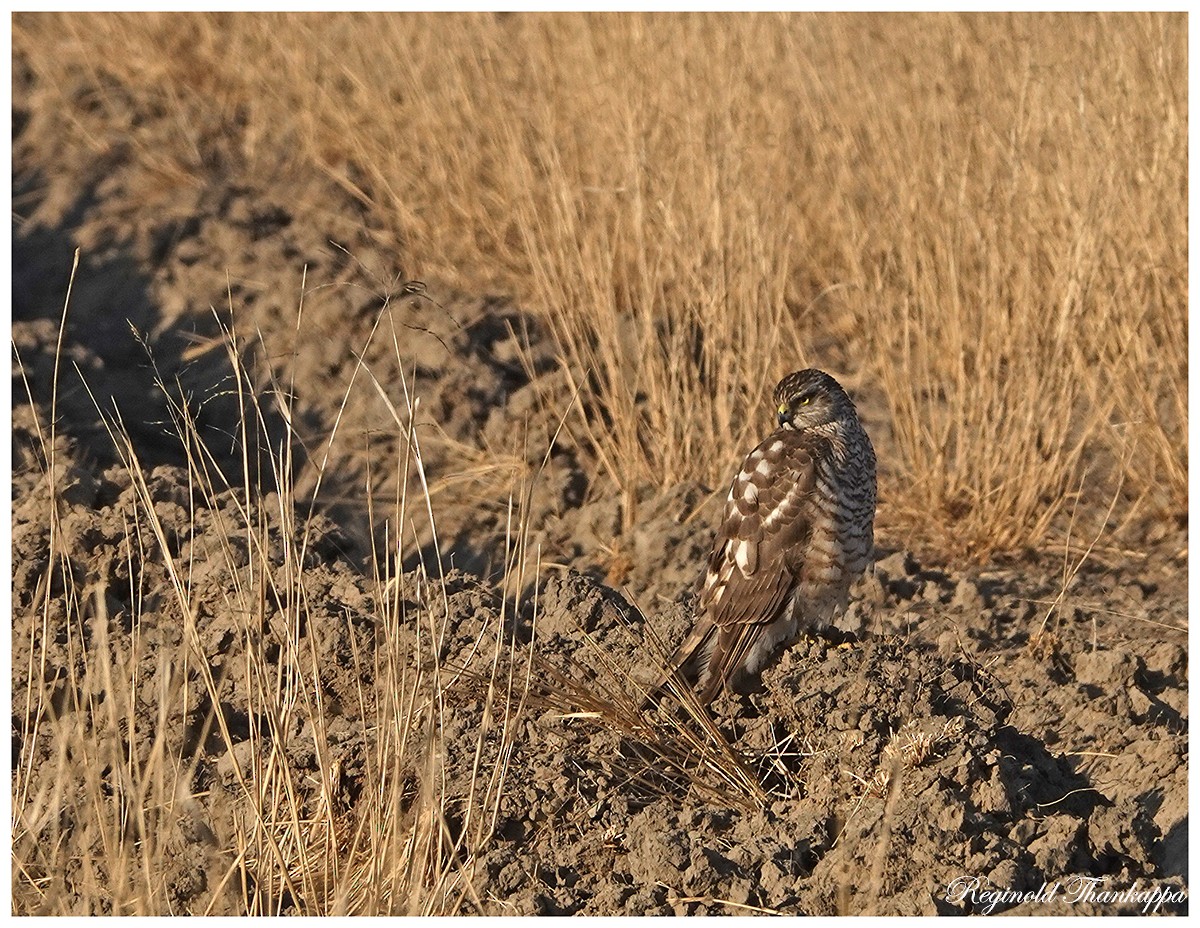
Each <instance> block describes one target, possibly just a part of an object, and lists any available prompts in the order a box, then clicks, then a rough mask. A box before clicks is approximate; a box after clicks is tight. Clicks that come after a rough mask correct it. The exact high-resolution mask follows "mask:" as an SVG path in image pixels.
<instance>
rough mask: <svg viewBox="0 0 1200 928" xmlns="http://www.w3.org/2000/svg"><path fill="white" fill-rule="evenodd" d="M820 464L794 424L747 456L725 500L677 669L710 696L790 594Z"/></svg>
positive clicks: (703, 695)
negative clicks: (722, 516) (690, 631)
mask: <svg viewBox="0 0 1200 928" xmlns="http://www.w3.org/2000/svg"><path fill="white" fill-rule="evenodd" d="M815 483H816V467H815V465H814V462H813V455H812V453H811V451H810V448H809V443H808V442H807V441H805V439H804V438H803V437H802V436H801V435H799V434H797V433H796V432H793V431H791V430H790V429H780V430H779V431H777V432H774V433H772V434H771V435H770V436H768V437H767V439H766V440H765V441H763V442H762V443H761V444H760V445H758V447H757V448H755V449H754V450H753V451H751V452H750V454H749V455H747V457H746V460H745V462H744V463H743V464H742V469H741V471H740V472H739V473H738V475H737V476H736V477H735V478H734V480H733V484H732V485H731V487H730V490H729V498H728V500H727V501H726V503H725V518H724V521H723V522H722V524H721V528H720V530H719V531H718V532H717V537H716V541H715V543H714V545H713V552H712V555H711V556H710V558H709V562H708V570H707V571H706V573H705V576H704V582H703V586H702V587H701V590H700V596H699V601H698V603H697V605H696V627H695V628H694V629H693V630H692V633H691V634H690V635H689V636H688V638H687V640H685V641H684V643H683V645H682V646H681V647H680V649H679V652H678V653H677V655H676V661H675V667H676V668H677V669H679V670H680V672H682V673H683V674H684V676H685V677H686V678H688V679H692V680H700V681H702V683H703V687H702V689H701V692H700V694H699V698H700V700H701V702H708V701H710V700H711V699H712V697H713V696H714V695H716V692H717V691H718V690H719V689H720V688H721V686H722V685H723V684H725V683H726V682H727V681H728V680H729V678H730V676H731V675H732V673H733V672H734V671H735V670H736V669H737V668H738V667H739V666H740V665H741V664H742V662H743V661H744V660H745V658H746V655H747V653H748V652H749V651H750V649H751V648H752V647H753V646H754V644H755V642H756V641H757V640H758V638H759V637H760V636H761V634H762V632H763V630H764V628H765V627H766V626H767V625H769V624H771V623H772V622H774V621H775V620H776V619H777V618H779V616H780V613H781V611H782V609H783V608H784V607H785V606H786V604H787V603H788V601H789V599H790V593H791V592H792V590H793V588H794V586H795V582H796V572H797V571H798V570H799V567H800V565H801V563H802V561H803V558H802V557H800V556H798V552H799V551H800V550H802V546H803V545H804V544H805V543H806V542H807V540H808V537H809V533H810V529H811V506H812V499H813V491H814V488H815Z"/></svg>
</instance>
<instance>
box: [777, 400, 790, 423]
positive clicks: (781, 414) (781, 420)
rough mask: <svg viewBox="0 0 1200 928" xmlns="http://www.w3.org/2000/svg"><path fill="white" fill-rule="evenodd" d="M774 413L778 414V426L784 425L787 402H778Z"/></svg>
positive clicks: (786, 416)
mask: <svg viewBox="0 0 1200 928" xmlns="http://www.w3.org/2000/svg"><path fill="white" fill-rule="evenodd" d="M776 413H777V414H778V416H779V424H780V426H784V425H786V424H787V421H788V404H787V403H782V404H780V406H779V409H777V410H776Z"/></svg>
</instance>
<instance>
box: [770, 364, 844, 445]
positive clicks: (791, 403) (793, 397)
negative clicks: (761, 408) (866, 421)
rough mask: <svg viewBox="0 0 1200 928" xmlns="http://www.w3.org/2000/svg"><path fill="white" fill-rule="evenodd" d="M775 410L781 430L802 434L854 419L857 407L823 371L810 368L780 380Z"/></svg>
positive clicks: (777, 387) (838, 384)
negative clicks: (801, 431) (805, 430)
mask: <svg viewBox="0 0 1200 928" xmlns="http://www.w3.org/2000/svg"><path fill="white" fill-rule="evenodd" d="M775 410H776V412H777V413H778V414H779V424H780V425H781V426H782V427H784V428H792V429H796V430H797V431H799V430H801V429H811V428H815V427H817V426H820V425H828V424H829V423H831V422H837V421H839V420H841V419H843V418H845V417H846V416H847V415H850V416H853V415H854V404H853V403H852V402H851V401H850V397H849V396H847V395H846V391H845V390H843V389H842V385H841V384H840V383H838V382H837V381H836V380H834V379H833V378H832V377H830V376H829V375H828V374H826V373H825V372H824V371H819V370H816V369H815V368H809V369H808V370H806V371H796V372H795V373H793V374H788V375H787V376H786V377H784V378H783V380H781V381H779V384H778V385H777V386H776V387H775Z"/></svg>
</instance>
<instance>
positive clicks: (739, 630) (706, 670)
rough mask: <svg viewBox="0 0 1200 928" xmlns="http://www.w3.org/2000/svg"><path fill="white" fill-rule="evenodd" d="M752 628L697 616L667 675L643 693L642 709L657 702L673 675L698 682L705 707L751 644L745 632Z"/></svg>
mask: <svg viewBox="0 0 1200 928" xmlns="http://www.w3.org/2000/svg"><path fill="white" fill-rule="evenodd" d="M751 630H752V628H751V627H747V626H745V625H739V626H735V627H733V628H720V627H718V626H717V625H716V624H715V623H714V622H712V621H711V620H710V619H708V618H707V617H705V616H700V617H698V618H697V620H696V627H695V628H694V629H692V632H691V634H689V635H688V636H687V638H685V639H684V641H683V644H681V645H680V646H679V649H678V650H677V651H676V652H675V656H674V657H672V658H671V664H670V669H669V670H668V671H667V674H666V676H664V677H663V679H662V680H661V681H659V683H658V685H657V686H655V687H654V688H653V689H652V690H650V692H649V693H647V694H646V698H645V699H644V700H642V706H641V708H642V709H645V708H646V707H647V706H648V705H650V704H651V703H658V702H659V701H660V699H661V697H662V694H663V691H664V690H665V689H666V687H667V684H668V683H669V682H670V680H671V678H672V677H674V676H676V675H678V676H679V677H681V678H682V679H683V681H684V682H685V683H686V684H687V685H688V686H697V685H698V686H699V687H700V689H699V691H698V692H697V693H696V700H697V701H698V702H699V703H700V704H701V705H704V706H707V705H708V704H709V703H710V702H712V701H713V699H714V698H715V697H716V695H717V693H719V692H720V691H721V688H722V687H723V686H724V685H725V684H727V683H728V682H729V679H730V677H731V676H732V675H733V673H734V671H736V670H737V667H738V665H739V664H740V662H741V659H742V657H743V656H744V655H745V653H746V649H747V648H748V647H749V645H750V644H751V643H752V641H750V640H748V639H750V638H751V637H752V636H751V635H749V634H748V632H750V631H751Z"/></svg>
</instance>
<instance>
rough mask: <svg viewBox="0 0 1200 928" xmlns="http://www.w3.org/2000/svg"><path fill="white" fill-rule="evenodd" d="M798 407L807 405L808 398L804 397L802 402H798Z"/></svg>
mask: <svg viewBox="0 0 1200 928" xmlns="http://www.w3.org/2000/svg"><path fill="white" fill-rule="evenodd" d="M800 405H801V406H807V405H808V397H807V396H806V397H805V398H804V399H802V400H801V401H800Z"/></svg>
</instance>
